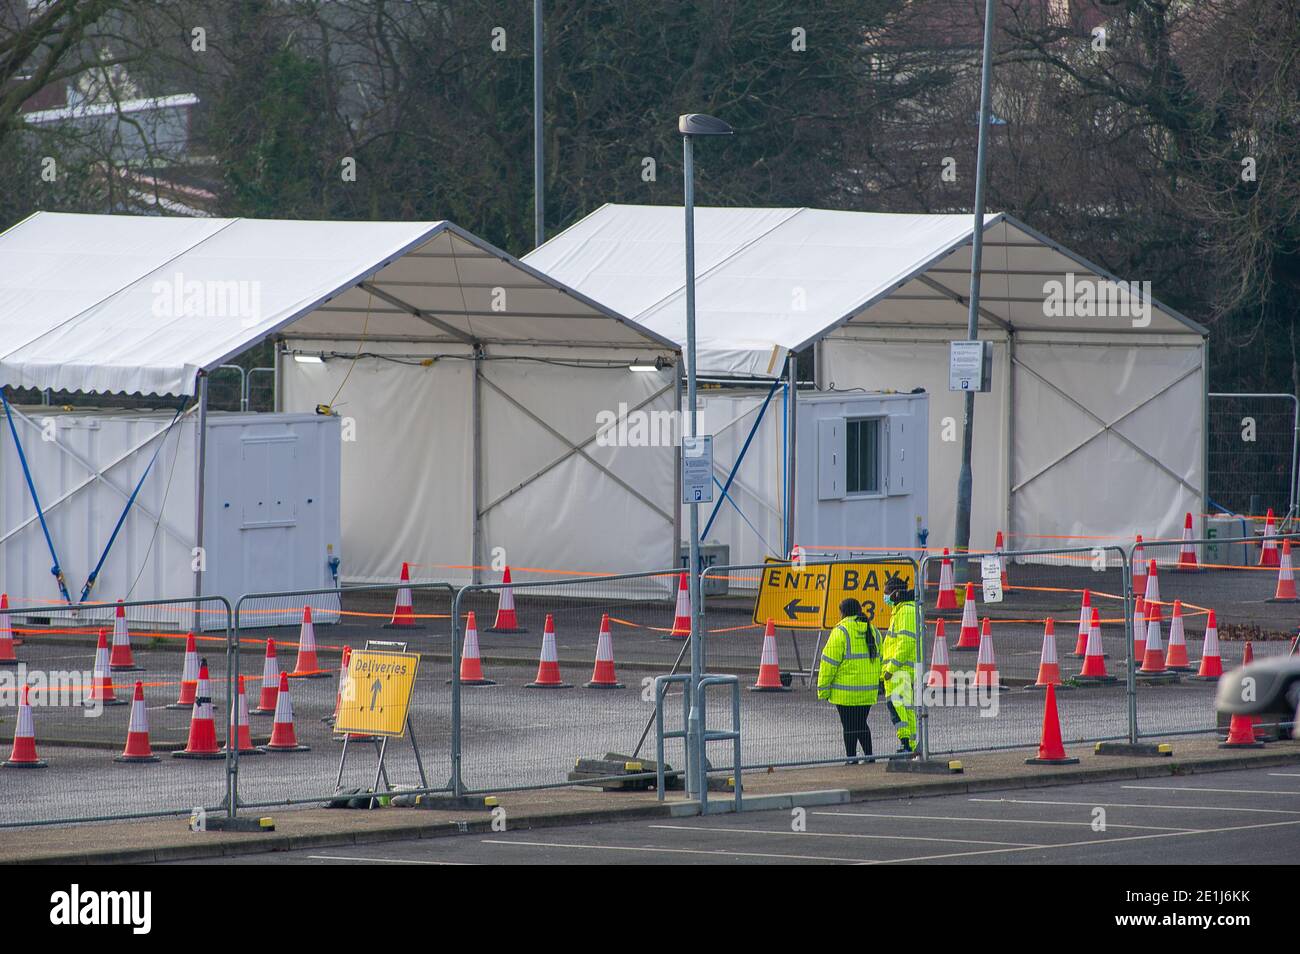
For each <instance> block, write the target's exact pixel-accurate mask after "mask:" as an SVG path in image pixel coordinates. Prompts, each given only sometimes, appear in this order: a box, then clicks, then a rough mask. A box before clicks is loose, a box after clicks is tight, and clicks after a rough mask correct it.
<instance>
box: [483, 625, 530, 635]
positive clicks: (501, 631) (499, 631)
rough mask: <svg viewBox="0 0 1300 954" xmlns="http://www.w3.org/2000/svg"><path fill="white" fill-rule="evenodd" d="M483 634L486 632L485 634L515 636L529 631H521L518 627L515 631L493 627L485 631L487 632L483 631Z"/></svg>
mask: <svg viewBox="0 0 1300 954" xmlns="http://www.w3.org/2000/svg"><path fill="white" fill-rule="evenodd" d="M483 632H485V633H497V634H499V635H502V636H513V635H514V634H515V633H526V632H528V630H526V629H520V628H518V627H516V628H514V629H497V628H496V627H492V628H490V629H485V630H483Z"/></svg>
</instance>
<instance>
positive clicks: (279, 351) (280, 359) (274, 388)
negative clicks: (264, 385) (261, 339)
mask: <svg viewBox="0 0 1300 954" xmlns="http://www.w3.org/2000/svg"><path fill="white" fill-rule="evenodd" d="M271 358H272V360H271V366H272V367H273V368H274V373H273V374H272V375H271V382H272V383H271V409H272V410H273V411H275V413H276V414H279V413H281V412H282V411H284V402H283V400H281V398H280V390H281V388H280V382H281V381H283V380H284V345H283V343H282V342H281V341H280V339H278V338H273V339H272V340H271Z"/></svg>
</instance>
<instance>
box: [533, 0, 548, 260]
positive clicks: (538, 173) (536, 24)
mask: <svg viewBox="0 0 1300 954" xmlns="http://www.w3.org/2000/svg"><path fill="white" fill-rule="evenodd" d="M545 163H546V159H545V157H544V156H543V152H542V0H533V202H534V203H535V204H534V208H533V246H534V247H536V246H539V245H541V244H542V243H543V242H545V241H546V183H545V179H546V176H545Z"/></svg>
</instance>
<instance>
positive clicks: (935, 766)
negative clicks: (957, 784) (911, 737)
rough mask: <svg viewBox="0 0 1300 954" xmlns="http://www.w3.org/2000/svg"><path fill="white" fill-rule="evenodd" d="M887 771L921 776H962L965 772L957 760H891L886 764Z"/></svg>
mask: <svg viewBox="0 0 1300 954" xmlns="http://www.w3.org/2000/svg"><path fill="white" fill-rule="evenodd" d="M885 771H886V772H911V773H914V774H920V775H961V774H963V772H964V771H965V770H964V769H963V767H962V764H961V762H960V761H959V760H957V759H902V758H891V759H890V760H889V761H887V762H886V763H885Z"/></svg>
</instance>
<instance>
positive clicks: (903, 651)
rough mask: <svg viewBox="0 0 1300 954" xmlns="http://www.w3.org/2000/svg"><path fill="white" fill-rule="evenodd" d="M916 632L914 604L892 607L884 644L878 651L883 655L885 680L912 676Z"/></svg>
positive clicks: (900, 604)
mask: <svg viewBox="0 0 1300 954" xmlns="http://www.w3.org/2000/svg"><path fill="white" fill-rule="evenodd" d="M917 634H918V629H917V621H916V604H915V603H912V602H907V603H899V604H898V605H897V606H895V607H893V612H892V613H891V614H890V616H889V631H888V635H886V636H885V645H884V647H883V648H882V649H881V653H880V654H881V656H883V657H884V664H883V666H882V671H883V672H884V677H885V681H886V682H888V681H889V680H891V679H894V678H896V677H902V678H906V679H908V680H910V679H911V678H912V667H913V666H914V665H915V664H916V638H917Z"/></svg>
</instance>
